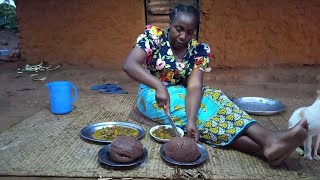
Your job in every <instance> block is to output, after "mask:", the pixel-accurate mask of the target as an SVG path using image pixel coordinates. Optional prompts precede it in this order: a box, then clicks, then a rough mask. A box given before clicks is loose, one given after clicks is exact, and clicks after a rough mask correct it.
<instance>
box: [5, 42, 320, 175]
mask: <svg viewBox="0 0 320 180" xmlns="http://www.w3.org/2000/svg"><path fill="white" fill-rule="evenodd" d="M12 41H15V42H16V40H12ZM26 64H27V62H23V61H18V62H1V61H0V84H1V86H0V133H1V132H3V131H5V130H6V129H8V128H10V127H12V126H14V125H15V124H17V123H19V122H21V121H23V120H24V119H25V118H27V117H29V116H31V115H33V114H35V113H37V112H38V111H40V110H41V109H43V108H45V107H47V106H49V92H48V89H47V87H46V84H47V83H48V82H51V81H57V80H67V81H70V82H72V83H74V84H75V85H76V86H77V88H78V94H79V97H80V98H81V97H84V96H88V95H97V96H104V95H105V94H99V93H97V92H95V91H92V90H90V86H92V85H97V84H103V83H118V84H119V85H120V86H122V87H123V89H125V90H127V91H128V92H129V93H130V94H135V93H136V92H137V88H138V83H136V82H134V81H133V80H132V79H130V78H129V77H128V76H127V75H126V74H125V73H124V72H122V71H121V70H114V69H112V68H100V69H99V68H94V67H91V66H88V65H70V64H62V66H61V67H60V68H59V69H57V70H54V71H47V72H40V73H38V74H39V75H38V76H37V77H46V78H47V79H46V80H45V81H33V80H32V78H33V77H31V76H30V74H31V73H23V74H18V73H17V70H18V69H19V68H23V67H25V65H26ZM205 84H207V85H210V86H212V87H214V88H217V89H221V90H222V91H223V92H225V93H226V94H227V95H228V96H229V97H230V98H237V97H242V96H259V97H268V98H279V97H297V96H299V97H314V98H315V97H316V90H317V89H320V66H319V65H314V66H305V65H301V66H282V67H268V68H265V67H264V68H249V69H245V68H241V69H212V71H211V72H208V73H206V74H205ZM3 178H4V177H0V179H3ZM6 179H15V178H9V177H7V178H6ZM31 179H32V178H31ZM38 179H41V178H38ZM53 179H56V178H53Z"/></svg>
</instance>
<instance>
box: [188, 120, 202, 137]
mask: <svg viewBox="0 0 320 180" xmlns="http://www.w3.org/2000/svg"><path fill="white" fill-rule="evenodd" d="M187 137H189V138H192V139H194V140H195V141H196V142H198V141H199V138H200V132H199V130H198V128H197V126H196V124H195V123H190V122H188V123H187Z"/></svg>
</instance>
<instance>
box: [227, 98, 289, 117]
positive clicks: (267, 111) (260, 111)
mask: <svg viewBox="0 0 320 180" xmlns="http://www.w3.org/2000/svg"><path fill="white" fill-rule="evenodd" d="M233 102H234V103H235V104H236V105H237V106H238V107H239V108H240V109H242V110H244V111H245V112H247V113H248V114H253V115H274V114H278V113H280V112H282V111H283V110H284V109H285V106H284V105H283V104H282V103H281V102H280V101H278V100H275V99H269V98H263V97H241V98H237V99H235V100H234V101H233Z"/></svg>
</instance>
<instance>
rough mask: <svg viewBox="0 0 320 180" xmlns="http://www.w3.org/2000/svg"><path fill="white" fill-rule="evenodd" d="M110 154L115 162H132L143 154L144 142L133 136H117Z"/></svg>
mask: <svg viewBox="0 0 320 180" xmlns="http://www.w3.org/2000/svg"><path fill="white" fill-rule="evenodd" d="M109 154H110V158H111V160H112V161H114V162H118V163H128V162H132V161H134V160H136V159H139V158H140V157H141V156H142V154H143V144H142V143H141V142H140V141H139V140H138V139H136V138H134V137H131V136H117V137H116V138H115V139H114V140H113V141H112V143H111V146H110V150H109Z"/></svg>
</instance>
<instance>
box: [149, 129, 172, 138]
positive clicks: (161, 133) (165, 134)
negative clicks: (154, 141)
mask: <svg viewBox="0 0 320 180" xmlns="http://www.w3.org/2000/svg"><path fill="white" fill-rule="evenodd" d="M152 135H153V136H155V137H157V138H160V139H171V138H173V137H174V136H175V134H174V131H173V129H172V128H166V127H160V128H158V129H157V130H155V131H153V132H152Z"/></svg>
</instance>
